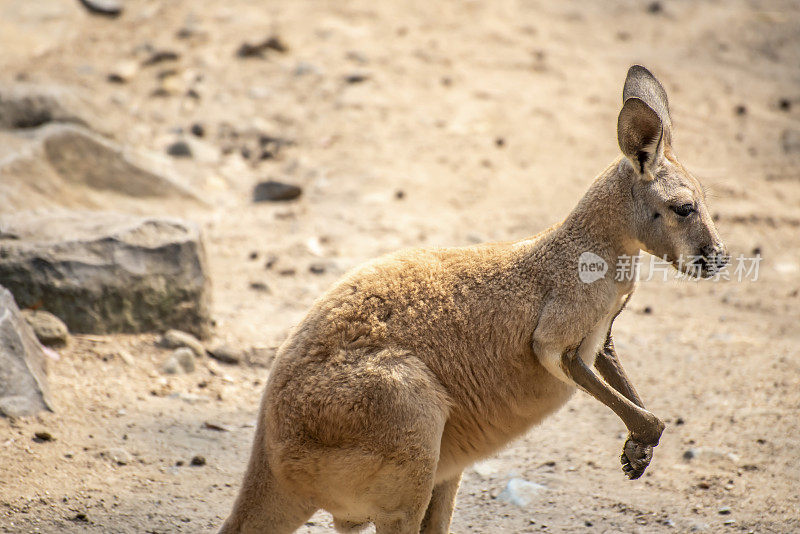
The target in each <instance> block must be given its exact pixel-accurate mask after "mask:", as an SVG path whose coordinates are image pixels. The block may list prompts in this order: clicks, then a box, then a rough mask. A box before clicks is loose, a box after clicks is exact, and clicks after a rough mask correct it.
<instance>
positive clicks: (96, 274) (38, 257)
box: [0, 211, 209, 337]
mask: <svg viewBox="0 0 800 534" xmlns="http://www.w3.org/2000/svg"><path fill="white" fill-rule="evenodd" d="M0 284H2V285H4V286H5V287H7V288H8V289H9V290H10V291H11V292H12V293H13V294H14V297H15V299H16V301H17V303H18V304H19V305H20V306H21V307H26V308H27V307H35V308H42V309H45V310H47V311H49V312H51V313H53V314H55V315H56V316H58V317H59V318H61V320H63V321H64V322H65V323H66V324H67V326H68V327H69V329H70V331H72V332H76V333H97V334H105V333H112V332H130V333H134V332H150V331H166V330H168V329H170V328H177V329H179V330H184V331H187V332H191V333H193V334H195V335H197V336H200V337H204V336H205V335H206V334H207V332H208V324H209V316H208V298H209V287H208V286H209V282H208V278H207V276H206V259H205V251H204V247H203V242H202V239H201V235H200V231H199V230H198V229H197V228H196V227H195V226H194V225H192V224H190V223H187V222H185V221H181V220H179V219H164V218H148V217H137V216H132V215H123V214H118V213H107V212H76V211H59V212H51V213H44V212H41V211H29V212H20V213H15V214H11V215H5V216H0Z"/></svg>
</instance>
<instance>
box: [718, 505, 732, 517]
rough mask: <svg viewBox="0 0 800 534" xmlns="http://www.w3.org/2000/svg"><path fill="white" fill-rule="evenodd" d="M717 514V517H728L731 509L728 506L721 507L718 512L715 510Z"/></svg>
mask: <svg viewBox="0 0 800 534" xmlns="http://www.w3.org/2000/svg"><path fill="white" fill-rule="evenodd" d="M717 513H718V514H719V515H730V513H731V507H730V506H723V507H722V508H720V509H719V510H717Z"/></svg>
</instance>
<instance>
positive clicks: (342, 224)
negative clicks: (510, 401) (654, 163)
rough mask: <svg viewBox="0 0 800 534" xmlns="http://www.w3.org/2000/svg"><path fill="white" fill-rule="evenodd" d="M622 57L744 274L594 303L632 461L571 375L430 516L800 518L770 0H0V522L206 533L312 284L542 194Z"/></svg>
mask: <svg viewBox="0 0 800 534" xmlns="http://www.w3.org/2000/svg"><path fill="white" fill-rule="evenodd" d="M633 63H640V64H643V65H645V66H647V67H648V68H649V69H650V70H652V71H653V73H654V74H655V75H656V76H657V77H658V78H659V79H660V80H661V82H662V84H663V85H664V86H665V88H666V90H667V93H668V95H669V99H670V106H671V111H672V118H673V124H674V148H675V152H676V153H677V156H678V157H679V158H680V160H681V162H682V163H683V164H684V165H685V166H686V167H687V168H688V169H689V170H690V171H691V172H692V173H693V174H695V175H696V176H697V177H698V179H700V181H701V182H703V184H704V185H705V186H707V188H708V194H709V204H710V206H711V209H712V213H713V214H714V218H715V220H716V222H717V226H718V228H719V230H720V233H721V234H722V236H723V238H724V239H725V241H726V244H727V245H728V247H729V248H730V250H731V253H732V255H733V256H734V258H736V257H737V256H739V255H742V256H743V257H748V258H750V257H755V256H758V255H760V256H761V257H763V261H761V262H760V264H759V265H758V269H759V270H758V273H757V279H756V280H753V279H752V276H751V277H749V278H748V279H747V280H742V281H738V280H736V279H732V280H728V281H725V280H720V281H711V282H687V281H676V280H669V281H667V282H663V281H660V280H652V281H648V282H643V283H642V284H641V286H640V288H639V290H638V291H637V293H636V295H635V296H634V298H633V300H632V301H631V303H630V304H629V306H628V310H627V311H626V313H624V314H623V315H622V316H621V317H620V319H619V320H618V321H617V329H616V342H617V347H618V350H619V352H620V355H621V358H622V359H623V361H624V363H625V365H626V367H627V368H628V373H629V375H631V378H632V381H633V382H634V383H635V384H636V385H637V387H638V389H639V391H640V393H641V394H642V396H643V398H644V399H645V402H646V404H647V405H648V408H649V409H651V410H652V411H653V412H654V413H655V414H656V415H658V416H659V417H661V418H662V419H663V420H665V421H666V422H667V423H668V428H667V430H666V431H665V434H664V437H663V438H662V442H661V445H660V446H659V447H658V448H657V449H656V451H655V455H654V460H653V462H652V464H651V467H650V468H649V470H648V471H647V473H646V474H645V476H644V477H643V478H642V479H641V480H639V481H635V482H631V481H628V480H626V479H625V478H624V477H623V475H622V472H621V469H620V466H619V461H618V455H619V453H620V450H621V446H622V443H623V440H624V426H623V425H622V423H621V421H619V420H618V419H617V418H616V417H615V416H614V415H613V413H611V412H610V411H609V410H607V409H606V408H605V407H604V406H602V405H600V404H598V403H597V402H595V401H593V400H591V399H589V398H588V397H587V396H585V395H583V394H580V393H578V394H576V396H575V398H574V399H573V400H572V401H571V402H570V404H569V405H568V406H567V407H566V408H564V409H563V410H562V411H561V412H560V413H558V414H557V415H555V416H554V417H552V418H551V419H549V420H547V421H546V422H545V423H544V424H543V425H542V426H541V427H539V428H536V429H533V430H532V431H530V432H529V433H528V434H527V435H526V436H525V437H524V438H522V439H520V440H519V441H517V442H516V443H514V444H513V445H512V446H511V447H509V448H508V449H506V450H505V451H503V452H502V453H501V454H499V455H498V456H497V457H495V458H491V459H488V460H487V461H485V462H483V463H481V464H479V465H478V466H476V467H475V468H474V469H471V470H468V471H467V472H466V473H465V477H464V481H463V483H462V486H461V490H460V492H459V497H458V503H457V507H456V511H455V516H454V522H453V526H452V531H453V532H459V533H462V532H477V533H489V532H553V533H567V532H569V533H573V532H607V533H617V532H626V533H627V532H643V533H645V532H728V531H729V532H759V533H767V532H774V533H787V532H794V531H800V517H799V516H798V512H797V511H798V509H800V497H798V492H797V488H798V487H799V486H798V485H799V484H800V468H799V467H798V465H800V462H798V460H799V459H800V438H798V436H800V419H798V413H799V412H798V410H799V409H800V388H799V387H798V386H800V373H798V371H800V360H799V359H798V355H799V352H800V349H798V346H800V331H798V328H797V325H798V321H799V320H800V296H798V293H800V7H798V5H797V3H796V2H792V1H788V0H787V1H783V2H782V1H766V0H765V1H759V0H752V1H722V0H718V1H689V0H656V1H651V2H648V1H644V2H637V1H632V0H631V1H625V0H614V1H608V2H590V1H564V2H547V1H542V0H539V1H536V0H497V1H494V2H486V1H478V0H473V1H467V0H459V1H456V0H442V1H439V2H430V1H417V0H410V1H405V2H389V1H358V0H346V1H323V0H294V1H291V2H288V1H285V2H280V1H260V2H256V1H245V0H226V1H222V0H195V1H188V0H186V1H183V0H171V1H168V2H167V1H154V0H84V1H83V2H80V1H78V0H36V1H35V2H31V1H26V0H0V285H2V286H5V287H6V288H7V289H8V290H9V292H10V293H7V294H4V295H6V296H3V295H0V296H3V298H0V304H1V305H2V306H4V307H5V308H6V309H8V310H11V311H12V312H13V313H14V314H15V315H14V316H16V315H19V316H20V317H23V318H24V320H16V319H13V318H11V317H12V316H11V315H8V314H7V315H6V316H4V317H5V318H4V319H3V321H6V322H7V323H8V324H5V323H2V321H0V327H2V328H0V330H2V329H4V328H8V330H7V331H6V330H2V332H3V333H2V334H0V338H2V340H4V343H5V345H3V346H4V347H5V348H3V349H2V350H0V363H2V364H3V365H4V366H6V367H5V368H6V369H11V370H12V371H13V373H17V374H13V373H12V371H9V372H7V373H6V376H5V384H3V382H2V381H3V379H4V376H3V374H2V373H0V412H3V413H4V414H5V415H6V417H4V418H0V443H2V445H3V446H2V447H0V531H2V532H14V533H16V532H124V533H127V532H130V533H133V532H153V533H155V532H158V533H166V532H214V531H215V529H216V528H218V527H219V525H220V524H221V521H222V519H223V518H224V517H225V516H226V515H227V513H228V511H229V509H230V506H231V504H232V502H233V498H234V496H235V494H236V491H237V489H238V486H239V482H240V477H241V475H242V473H243V471H244V467H245V463H246V460H247V455H248V453H249V448H250V442H251V439H252V434H253V429H254V427H253V422H254V420H255V414H256V410H257V406H258V400H259V397H260V394H261V391H262V389H263V385H264V382H265V380H266V378H267V376H268V374H269V365H270V362H271V359H272V356H273V355H274V352H275V349H276V348H277V347H278V346H279V345H280V343H281V342H282V341H283V339H284V338H285V336H286V333H287V331H288V329H289V328H291V327H292V326H293V325H295V324H297V322H298V321H299V320H300V319H301V318H302V317H303V315H304V313H305V311H306V310H307V309H308V307H309V306H310V305H311V303H312V302H313V301H314V299H315V298H316V297H318V296H319V295H320V294H321V293H322V292H323V291H324V290H325V289H326V288H327V287H328V286H329V285H330V284H331V283H333V282H334V281H335V280H336V279H337V278H338V277H339V276H341V275H342V274H343V273H344V272H345V271H346V270H347V269H349V268H350V267H353V266H355V265H357V264H359V263H360V262H362V261H365V260H367V259H369V258H372V257H375V256H377V255H380V254H383V253H385V252H389V251H393V250H396V249H398V248H402V247H409V246H437V247H438V246H461V245H468V244H474V243H479V242H484V241H496V240H509V239H520V238H523V237H526V236H530V235H533V234H535V233H537V232H539V231H540V230H542V229H544V228H546V227H548V226H550V225H551V224H553V223H555V222H557V221H559V220H561V219H562V218H563V217H565V216H566V215H567V214H568V213H569V211H570V210H571V209H572V207H573V206H574V205H575V204H576V203H577V201H578V200H579V199H580V197H581V196H582V194H583V192H584V191H585V190H586V189H587V188H588V186H589V184H590V183H591V182H592V180H593V179H594V177H595V176H596V175H597V174H599V172H601V171H602V170H603V169H604V168H605V167H606V166H607V165H608V164H610V163H611V162H612V161H613V160H614V159H615V158H616V157H618V155H619V148H618V146H617V140H616V118H617V114H618V113H619V109H620V106H621V93H622V84H623V81H624V78H625V74H626V71H627V69H628V67H629V66H630V65H631V64H633ZM10 295H13V299H11V298H10ZM16 308H20V309H22V311H21V312H18V311H17V309H16ZM51 314H52V315H51ZM9 321H10V322H9ZM26 325H30V326H31V328H32V329H33V331H34V333H35V335H36V336H37V337H38V339H39V340H40V342H41V343H43V344H44V347H41V346H39V344H38V343H39V342H36V341H35V339H34V338H33V337H31V335H30V332H28V331H27V329H28V327H27V326H26ZM12 330H13V332H12ZM168 330H169V332H167V331H168ZM165 334H166V335H165ZM14 336H18V337H14ZM8 339H11V340H12V341H6V340H8ZM13 340H18V341H13ZM19 340H22V341H19ZM0 345H2V344H0ZM23 349H24V350H23ZM3 351H5V352H3ZM20 362H23V363H24V362H28V363H27V364H26V365H27V367H26V365H23V364H22V363H20ZM30 362H34V363H33V364H31V363H30ZM45 368H46V369H47V371H46V373H45V370H44V369H45ZM14 370H16V371H14ZM9 377H11V378H9ZM15 388H16V389H15ZM9 399H10V400H9ZM329 520H330V518H329V516H327V515H326V514H323V513H320V514H318V515H316V516H315V517H314V518H313V519H312V521H310V522H309V523H308V524H307V525H306V526H305V527H304V528H303V530H301V532H306V533H317V532H329V531H331V527H330V522H329Z"/></svg>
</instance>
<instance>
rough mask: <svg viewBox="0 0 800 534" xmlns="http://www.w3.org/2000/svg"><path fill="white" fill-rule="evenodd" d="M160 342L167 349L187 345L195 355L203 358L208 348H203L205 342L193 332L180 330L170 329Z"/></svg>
mask: <svg viewBox="0 0 800 534" xmlns="http://www.w3.org/2000/svg"><path fill="white" fill-rule="evenodd" d="M158 344H159V345H160V346H162V347H164V348H167V349H179V348H181V347H187V348H189V349H192V352H194V355H195V356H196V357H198V358H202V357H203V356H205V355H206V349H205V348H203V344H202V343H200V341H199V340H198V339H197V338H196V337H194V336H193V335H192V334H187V333H186V332H181V331H180V330H174V329H173V330H168V331H167V333H166V334H164V335H163V336H161V339H160V340H159V341H158Z"/></svg>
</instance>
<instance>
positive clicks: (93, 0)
mask: <svg viewBox="0 0 800 534" xmlns="http://www.w3.org/2000/svg"><path fill="white" fill-rule="evenodd" d="M80 3H81V4H83V7H85V8H86V10H87V11H88V12H89V13H92V14H94V15H102V16H104V17H109V18H114V17H118V16H120V15H121V14H122V2H120V1H119V0H80Z"/></svg>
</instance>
